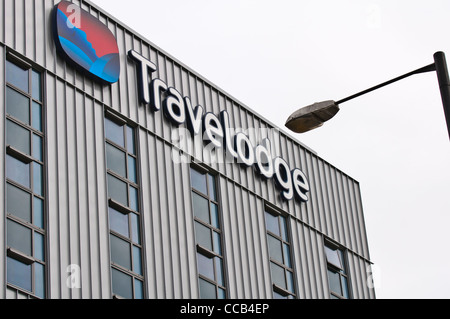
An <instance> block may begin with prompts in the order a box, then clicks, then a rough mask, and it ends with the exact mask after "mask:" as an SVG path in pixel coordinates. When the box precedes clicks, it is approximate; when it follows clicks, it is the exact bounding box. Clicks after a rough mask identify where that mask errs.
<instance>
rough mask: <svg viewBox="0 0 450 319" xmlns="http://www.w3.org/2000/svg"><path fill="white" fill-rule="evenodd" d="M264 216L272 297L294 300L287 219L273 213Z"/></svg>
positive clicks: (267, 212)
mask: <svg viewBox="0 0 450 319" xmlns="http://www.w3.org/2000/svg"><path fill="white" fill-rule="evenodd" d="M265 214H266V231H267V244H268V247H269V256H270V270H271V274H272V283H273V297H274V298H280V299H286V298H287V299H291V298H296V293H295V284H294V270H293V267H292V260H291V245H290V241H289V234H288V225H287V218H286V217H284V216H282V215H280V214H278V213H275V212H269V211H266V213H265Z"/></svg>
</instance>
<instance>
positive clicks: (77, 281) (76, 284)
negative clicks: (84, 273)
mask: <svg viewBox="0 0 450 319" xmlns="http://www.w3.org/2000/svg"><path fill="white" fill-rule="evenodd" d="M66 271H67V272H68V273H70V274H71V275H70V276H69V277H67V280H66V285H67V288H69V289H81V268H80V266H78V265H69V266H68V267H67V268H66Z"/></svg>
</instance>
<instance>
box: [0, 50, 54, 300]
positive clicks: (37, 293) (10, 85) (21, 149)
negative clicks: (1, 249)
mask: <svg viewBox="0 0 450 319" xmlns="http://www.w3.org/2000/svg"><path fill="white" fill-rule="evenodd" d="M9 56H10V58H11V60H6V68H5V69H6V88H5V90H6V99H5V101H6V150H5V151H6V156H5V158H6V210H7V220H6V234H7V235H6V240H7V249H6V255H7V265H6V267H7V282H8V287H9V288H12V289H17V290H20V291H22V292H25V293H27V294H29V295H30V296H32V297H37V298H45V296H46V291H45V290H46V288H45V282H46V279H45V265H46V258H45V236H46V231H45V218H44V215H45V210H44V207H45V194H44V190H45V187H44V182H45V178H44V165H45V164H44V132H43V128H44V123H43V100H42V96H43V95H42V76H41V74H40V73H39V72H37V71H36V70H34V69H32V67H31V66H30V65H28V64H27V63H26V62H24V61H22V60H21V59H19V58H16V57H14V56H12V55H9Z"/></svg>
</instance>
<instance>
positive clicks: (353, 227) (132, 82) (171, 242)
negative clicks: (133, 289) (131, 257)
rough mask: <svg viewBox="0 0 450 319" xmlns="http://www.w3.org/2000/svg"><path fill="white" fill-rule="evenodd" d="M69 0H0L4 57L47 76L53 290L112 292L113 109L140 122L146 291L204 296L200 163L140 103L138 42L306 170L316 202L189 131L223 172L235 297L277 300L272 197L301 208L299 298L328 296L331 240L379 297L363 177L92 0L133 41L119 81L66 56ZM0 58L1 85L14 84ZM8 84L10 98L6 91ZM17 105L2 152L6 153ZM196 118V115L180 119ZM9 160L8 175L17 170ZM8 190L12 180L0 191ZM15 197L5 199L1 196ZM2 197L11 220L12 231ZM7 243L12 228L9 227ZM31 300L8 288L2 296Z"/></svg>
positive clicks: (204, 100) (227, 254)
mask: <svg viewBox="0 0 450 319" xmlns="http://www.w3.org/2000/svg"><path fill="white" fill-rule="evenodd" d="M57 2H58V1H56V0H35V1H28V0H1V1H0V26H2V32H0V42H1V46H0V50H1V52H0V56H2V57H3V60H4V57H5V50H6V49H8V50H13V51H15V52H16V53H18V54H19V55H22V56H24V57H25V58H26V59H28V60H29V61H33V62H34V63H35V65H34V66H35V67H36V68H38V69H39V70H42V71H43V72H44V74H45V80H46V81H45V85H46V92H45V105H46V132H45V134H46V138H47V140H46V148H47V156H46V169H47V181H48V183H47V184H48V185H47V193H46V200H47V210H48V225H47V226H48V227H47V229H48V262H47V267H48V269H47V270H48V287H49V297H51V298H110V297H111V280H110V256H109V225H108V211H107V205H108V204H107V195H106V194H107V185H106V163H105V154H104V127H103V125H104V124H103V123H104V122H103V120H104V110H105V109H111V110H114V111H116V112H117V113H119V114H121V115H122V116H123V117H124V118H127V119H129V121H130V123H131V124H133V123H134V124H135V125H137V132H138V133H139V134H138V145H139V150H138V157H139V166H140V179H141V185H142V188H141V199H140V200H141V206H142V224H143V225H142V226H143V247H144V262H145V267H144V268H145V272H144V275H145V279H146V288H147V289H146V294H147V296H148V297H150V298H196V297H198V295H199V293H198V274H197V264H196V247H195V238H194V236H195V232H194V223H193V213H192V208H191V206H192V204H191V190H190V170H189V164H188V163H181V164H179V163H176V162H174V161H173V152H174V151H175V152H176V153H177V154H178V151H179V149H178V148H177V147H174V144H176V141H175V140H173V139H172V138H173V137H174V136H176V135H173V134H174V131H175V127H174V126H172V124H171V123H170V122H169V121H168V120H167V119H166V117H165V116H164V115H163V112H154V111H152V110H151V109H150V108H149V107H147V106H144V105H142V104H140V103H139V101H138V98H137V96H138V94H137V93H138V92H137V88H138V84H137V80H136V79H137V76H136V66H135V64H134V63H133V62H132V61H130V60H129V59H128V58H127V52H128V51H129V50H131V49H133V50H136V51H137V52H139V53H140V54H142V55H143V56H145V57H147V58H148V59H149V60H151V61H152V62H154V63H155V64H156V65H157V71H156V72H154V73H152V75H151V77H152V78H160V79H162V80H163V81H165V82H166V83H167V84H168V86H173V87H174V88H176V89H177V90H178V91H179V92H181V93H182V95H183V96H189V97H190V99H191V102H192V105H193V106H196V105H201V106H202V107H203V108H204V109H205V112H212V113H213V114H215V115H219V113H220V111H222V110H226V111H227V112H228V113H229V116H230V122H231V123H230V124H231V127H232V128H237V129H244V130H247V129H249V130H248V135H249V138H250V140H251V141H252V143H253V145H254V146H256V145H257V144H260V143H261V141H262V140H263V139H264V138H268V139H269V140H270V141H271V149H272V155H273V156H274V157H276V156H281V157H282V158H284V159H285V160H286V161H287V162H288V164H289V165H290V167H291V168H294V167H298V168H300V169H301V170H302V171H303V172H304V173H305V174H306V176H307V178H308V180H309V184H310V187H311V191H310V192H309V193H308V196H309V201H308V202H307V203H301V202H299V201H297V200H291V201H284V200H282V199H281V197H280V191H279V189H278V188H277V187H276V186H275V184H274V181H273V180H268V181H266V180H263V179H262V178H261V177H260V176H259V175H258V174H257V173H256V172H255V171H254V169H253V168H244V167H242V166H240V165H239V164H237V163H236V162H232V163H228V162H224V161H223V158H222V161H219V162H213V163H209V162H210V155H208V154H207V152H204V148H203V141H202V138H201V136H196V137H194V138H193V139H192V140H187V141H183V143H184V144H183V143H182V145H184V146H185V147H184V150H185V151H187V146H188V145H190V146H192V145H194V144H195V145H196V146H197V147H196V148H191V149H190V150H188V153H187V154H185V155H188V157H190V156H192V157H193V158H195V159H196V161H199V162H203V163H205V164H206V165H208V166H209V167H211V169H212V171H213V172H215V173H217V174H218V181H219V192H220V204H221V213H222V222H223V223H222V225H223V240H224V259H225V268H226V271H225V275H226V279H227V290H228V295H229V297H231V298H271V297H272V281H271V274H270V262H269V255H268V254H269V253H268V247H267V240H266V230H265V215H264V210H265V204H266V203H270V204H271V205H272V206H276V207H278V208H279V210H281V211H283V212H284V213H285V214H288V215H290V216H291V218H290V219H289V221H290V223H289V224H290V226H291V227H290V228H291V235H292V245H291V247H292V252H293V263H294V266H295V278H296V287H297V293H298V295H299V297H300V298H328V296H329V292H328V281H327V272H326V259H325V257H324V251H323V240H324V238H325V237H327V238H330V239H332V240H334V241H336V242H338V243H339V244H340V245H342V246H343V247H345V248H346V249H348V254H347V255H348V264H349V272H350V279H351V287H352V294H353V297H355V298H374V292H373V290H371V289H368V288H367V285H366V278H367V273H366V267H367V266H369V264H370V262H369V249H368V244H367V238H366V231H365V224H364V216H363V209H362V203H361V196H360V189H359V185H358V183H357V182H356V181H354V180H353V179H352V178H350V177H349V176H347V175H346V174H344V173H343V172H341V171H340V170H338V169H336V168H335V167H333V166H332V165H330V164H329V163H328V162H326V161H325V160H323V159H322V158H320V157H318V156H317V155H316V154H315V153H314V152H312V151H311V150H309V149H307V148H305V147H304V146H303V145H301V144H300V143H298V142H297V141H295V140H293V139H292V138H290V137H289V136H287V135H285V134H284V133H282V132H280V131H279V130H278V129H277V128H275V127H273V125H272V124H271V123H270V122H268V121H267V120H265V119H264V118H261V117H259V116H257V115H255V114H253V112H252V111H251V110H250V109H248V108H247V107H246V106H244V105H242V104H241V103H240V102H239V101H237V100H236V99H234V98H233V97H231V96H229V95H228V94H227V93H226V92H224V91H222V90H221V89H220V88H218V87H216V86H215V85H213V84H212V83H210V82H208V81H207V80H205V79H204V78H202V77H201V76H200V75H198V74H196V73H195V72H193V71H191V70H190V69H189V68H187V67H186V66H184V65H183V64H181V63H180V62H179V61H177V60H175V59H173V58H172V57H170V56H168V55H167V54H166V53H165V52H163V51H162V50H160V49H159V48H157V47H156V46H154V45H153V44H151V43H150V42H148V41H147V40H145V39H143V38H141V37H140V36H139V35H137V34H135V33H134V32H133V31H132V30H129V29H128V28H127V27H126V26H124V25H122V24H120V23H118V22H117V21H115V20H114V19H113V18H111V17H108V16H107V15H106V14H105V13H104V12H103V11H101V10H99V9H98V8H97V7H96V6H94V5H91V4H90V3H89V2H88V1H80V0H75V1H73V2H74V3H76V4H78V5H81V7H82V8H83V9H84V10H86V11H88V12H90V13H91V14H92V15H94V16H96V17H97V18H98V19H99V20H100V21H102V22H103V23H104V24H105V25H107V26H108V27H109V29H110V30H111V31H112V32H113V34H114V35H115V36H116V39H117V42H118V45H119V50H120V52H121V60H120V63H121V76H120V80H119V81H118V82H117V83H115V84H113V85H111V86H102V85H100V84H98V83H95V82H93V81H92V80H91V79H90V78H87V77H85V76H84V75H83V74H81V73H79V72H78V71H77V70H76V69H75V68H73V67H72V66H70V65H68V64H67V63H66V62H65V61H64V60H63V59H62V58H61V57H60V56H59V55H57V54H56V50H55V45H54V43H53V39H52V32H51V23H52V22H51V19H50V13H51V11H52V9H53V7H54V5H55V4H56V3H57ZM3 68H4V63H3V62H2V63H0V75H1V76H0V87H1V88H3V87H4V70H3ZM3 95H4V90H3V89H1V90H0V99H1V101H4V96H3ZM4 110H5V108H4V107H1V108H0V118H1V123H2V128H1V130H0V149H2V150H4V149H5V147H4V140H5V138H4V118H5V114H4ZM180 128H181V129H184V128H185V126H184V125H182V126H181V127H180ZM4 179H5V178H4V161H3V162H2V169H1V171H0V180H2V181H4ZM4 193H5V190H4V183H1V184H0V194H2V196H3V194H4ZM2 203H4V201H2ZM4 206H5V205H4V204H3V207H2V212H1V215H0V229H1V230H2V231H3V230H4V229H5V225H4V220H5V218H4V217H5V216H4V213H5V210H6V208H5V207H4ZM0 250H1V251H5V236H4V235H3V236H1V237H0ZM71 264H76V265H78V266H79V267H80V269H81V284H82V287H81V289H69V288H68V287H67V285H66V280H67V278H68V276H69V275H70V274H69V273H68V272H67V267H68V266H69V265H71ZM4 266H5V255H4V254H3V253H2V254H0V285H1V287H5V286H6V285H5V280H6V279H5V278H4V274H5V272H4V271H3V270H4ZM6 295H7V296H8V297H13V298H19V297H21V296H22V295H20V294H17V293H16V292H12V291H8V292H6V294H5V289H4V288H2V289H0V298H3V297H5V296H6Z"/></svg>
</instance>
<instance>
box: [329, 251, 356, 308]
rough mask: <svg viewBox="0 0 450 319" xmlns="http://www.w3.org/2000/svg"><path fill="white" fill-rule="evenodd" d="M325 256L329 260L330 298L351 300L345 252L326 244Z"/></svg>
mask: <svg viewBox="0 0 450 319" xmlns="http://www.w3.org/2000/svg"><path fill="white" fill-rule="evenodd" d="M325 256H326V259H327V274H328V284H329V288H330V298H332V299H348V298H350V291H349V286H348V274H347V267H346V261H345V258H344V251H343V250H342V249H339V248H338V247H337V246H335V245H333V244H330V243H325Z"/></svg>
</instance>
